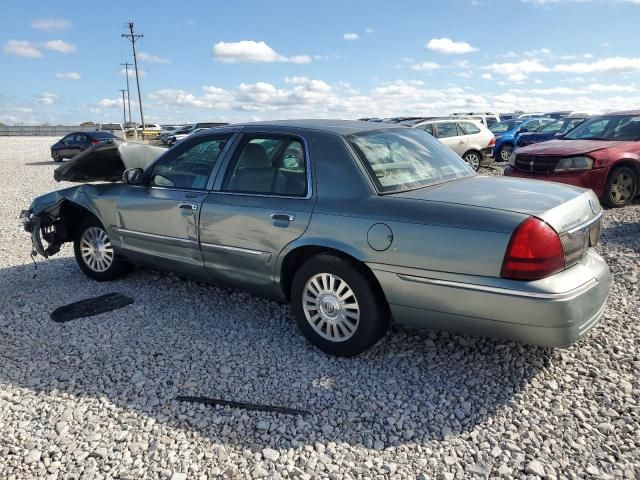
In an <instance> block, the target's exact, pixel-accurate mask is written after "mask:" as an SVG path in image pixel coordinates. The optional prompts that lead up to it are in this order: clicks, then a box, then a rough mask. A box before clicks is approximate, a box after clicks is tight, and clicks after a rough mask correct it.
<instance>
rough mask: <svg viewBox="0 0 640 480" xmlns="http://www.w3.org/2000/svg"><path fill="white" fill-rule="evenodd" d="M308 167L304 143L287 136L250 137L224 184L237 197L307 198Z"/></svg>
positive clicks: (243, 144)
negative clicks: (252, 195) (256, 195)
mask: <svg viewBox="0 0 640 480" xmlns="http://www.w3.org/2000/svg"><path fill="white" fill-rule="evenodd" d="M307 188H308V185H307V163H306V161H305V151H304V147H303V146H302V142H301V141H300V140H299V139H298V138H293V137H288V136H279V135H276V136H254V135H251V136H247V137H245V139H244V140H243V142H242V143H241V144H240V146H239V147H238V149H237V152H236V154H235V155H234V158H233V160H232V162H231V164H230V165H229V168H228V170H227V174H226V175H225V179H224V182H223V184H222V190H223V191H227V192H235V193H246V194H259V195H274V196H286V197H304V196H306V195H307Z"/></svg>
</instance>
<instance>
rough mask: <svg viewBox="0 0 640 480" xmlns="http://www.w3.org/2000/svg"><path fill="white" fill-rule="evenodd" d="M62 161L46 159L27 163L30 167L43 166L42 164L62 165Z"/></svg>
mask: <svg viewBox="0 0 640 480" xmlns="http://www.w3.org/2000/svg"><path fill="white" fill-rule="evenodd" d="M61 163H62V162H54V161H53V160H46V161H44V162H27V163H25V165H28V166H30V167H34V166H42V165H60V164H61Z"/></svg>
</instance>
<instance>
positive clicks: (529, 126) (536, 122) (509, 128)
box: [489, 117, 553, 162]
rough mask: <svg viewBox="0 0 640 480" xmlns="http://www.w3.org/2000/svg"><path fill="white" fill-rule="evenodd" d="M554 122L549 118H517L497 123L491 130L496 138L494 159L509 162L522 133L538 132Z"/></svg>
mask: <svg viewBox="0 0 640 480" xmlns="http://www.w3.org/2000/svg"><path fill="white" fill-rule="evenodd" d="M551 121H553V119H552V118H547V117H533V118H515V119H513V120H507V121H504V122H500V123H496V124H495V125H494V126H492V127H491V128H490V129H489V130H491V132H493V135H494V136H495V137H496V145H495V146H494V147H493V158H494V159H495V160H496V161H497V162H508V161H509V157H510V156H511V154H512V153H513V150H514V149H515V147H516V136H517V135H518V134H521V133H525V132H530V131H534V130H537V129H538V128H540V127H541V126H542V125H545V124H547V123H549V122H551Z"/></svg>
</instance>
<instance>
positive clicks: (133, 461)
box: [0, 138, 640, 480]
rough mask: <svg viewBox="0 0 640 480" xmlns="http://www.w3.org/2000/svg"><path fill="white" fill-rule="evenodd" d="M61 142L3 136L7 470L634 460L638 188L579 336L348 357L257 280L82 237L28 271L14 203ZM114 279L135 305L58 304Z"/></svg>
mask: <svg viewBox="0 0 640 480" xmlns="http://www.w3.org/2000/svg"><path fill="white" fill-rule="evenodd" d="M53 140H54V139H50V138H0V146H1V148H0V150H1V151H2V152H3V154H2V156H1V157H0V168H1V169H2V171H3V172H5V173H4V174H3V175H2V176H1V177H0V191H1V192H2V193H1V195H2V202H0V238H2V242H1V244H0V269H1V273H0V291H2V295H1V297H0V478H3V479H13V478H16V479H17V478H47V479H49V478H50V479H57V478H59V479H62V478H83V479H85V478H86V479H91V478H120V479H124V478H132V479H133V478H135V479H138V478H167V479H174V480H179V479H185V478H189V479H191V478H196V479H199V478H219V477H220V478H267V477H268V478H301V479H311V478H331V479H340V478H422V479H424V478H435V479H440V478H442V479H453V478H456V479H467V478H489V477H492V478H493V477H501V478H545V479H554V478H611V479H621V478H625V479H634V478H640V409H639V406H638V399H639V396H640V386H639V384H638V380H639V372H640V355H639V353H638V350H639V345H640V329H639V327H638V318H639V317H640V315H639V313H640V301H639V298H638V297H639V295H638V280H639V277H640V223H639V222H640V205H634V206H631V207H628V208H625V209H620V210H609V211H606V212H605V221H604V227H605V228H604V233H603V237H602V243H601V245H600V247H599V251H600V252H601V253H602V254H603V255H604V256H605V257H606V259H607V261H608V262H609V265H610V267H611V269H612V271H613V272H614V274H615V283H614V286H613V290H612V292H611V297H610V300H609V305H608V308H607V310H606V314H605V316H604V318H603V320H602V322H601V323H600V324H599V325H598V326H597V327H596V328H595V329H594V330H593V331H592V332H591V334H589V335H588V336H587V337H586V338H585V339H583V340H582V341H581V342H579V343H578V344H577V345H574V346H573V347H570V348H567V349H563V350H551V349H543V348H537V347H531V346H523V345H519V344H515V343H512V342H506V341H501V340H493V339H485V338H474V337H468V336H458V335H450V334H447V333H434V332H413V331H406V330H403V329H400V328H397V327H396V328H393V330H392V331H391V332H390V333H389V335H387V337H385V338H384V339H383V340H382V341H381V342H380V343H379V344H378V345H377V346H376V347H374V348H373V349H372V350H370V351H368V352H367V353H366V354H364V355H362V356H360V357H358V358H354V359H337V358H332V357H328V356H326V355H324V354H322V353H321V352H320V351H318V350H316V349H315V348H313V347H312V346H310V345H309V344H308V343H307V342H306V341H305V340H304V339H303V338H302V337H301V336H300V335H299V334H298V332H297V331H296V327H295V325H294V322H293V320H292V318H291V313H290V311H289V308H288V307H287V306H284V305H280V304H278V303H274V302H271V301H268V300H264V299H261V298H258V297H254V296H252V295H248V294H245V293H235V292H230V291H227V290H224V289H220V288H215V287H212V286H208V285H203V284H200V283H195V282H190V281H185V280H182V279H179V278H177V277H175V276H172V275H165V274H159V273H156V272H154V271H151V270H145V269H137V270H136V271H134V273H133V274H132V275H130V276H129V277H127V278H126V279H125V280H122V281H118V282H115V283H110V284H101V283H96V282H92V281H90V280H88V279H87V278H85V277H84V276H83V275H82V274H81V273H80V271H79V270H78V268H77V267H76V264H75V261H74V259H73V258H72V251H71V249H70V248H69V247H68V246H67V247H65V248H64V249H63V250H62V251H61V252H60V254H59V255H57V256H55V257H54V258H53V259H51V260H48V261H42V260H41V259H39V260H38V270H37V276H36V277H35V278H34V267H33V263H32V261H31V259H30V258H29V250H30V244H29V238H28V236H27V235H26V234H25V233H24V232H21V230H20V228H19V224H18V219H17V216H18V214H19V211H20V210H21V209H22V208H26V207H27V206H28V205H29V203H30V201H31V199H32V198H33V197H34V196H36V195H39V194H41V193H44V192H47V191H49V190H52V189H56V188H60V187H64V185H58V184H56V182H55V181H54V180H53V177H52V171H53V169H54V165H53V163H52V162H51V161H50V160H49V158H48V146H49V145H50V144H51V143H52V142H53ZM483 171H484V173H493V174H496V173H497V174H499V173H500V172H501V168H500V166H499V165H498V166H496V167H495V168H494V169H483ZM109 292H121V293H124V294H126V295H129V296H131V297H133V298H134V299H135V303H134V304H133V305H131V306H129V307H126V308H124V309H121V310H117V311H113V312H110V313H106V314H102V315H98V316H94V317H91V318H84V319H80V320H75V321H72V322H69V323H65V324H58V323H54V322H52V321H51V320H50V318H49V315H50V313H51V311H52V310H53V309H54V308H56V307H58V306H61V305H64V304H67V303H70V302H73V301H77V300H80V299H83V298H87V297H91V296H96V295H100V294H105V293H109ZM178 395H203V396H208V397H216V398H223V399H228V400H236V401H245V402H254V403H264V404H271V405H281V406H286V407H291V408H295V409H300V410H305V411H308V412H309V413H308V414H307V415H285V414H282V413H270V412H255V411H247V410H244V409H238V408H230V407H211V406H204V405H194V404H191V403H184V402H178V401H176V397H177V396H178Z"/></svg>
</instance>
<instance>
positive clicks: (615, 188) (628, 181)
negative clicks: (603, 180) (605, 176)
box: [611, 173, 633, 203]
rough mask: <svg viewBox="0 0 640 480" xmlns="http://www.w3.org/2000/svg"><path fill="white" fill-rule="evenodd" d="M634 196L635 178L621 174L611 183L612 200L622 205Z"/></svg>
mask: <svg viewBox="0 0 640 480" xmlns="http://www.w3.org/2000/svg"><path fill="white" fill-rule="evenodd" d="M631 195H633V178H631V175H628V174H626V173H620V174H618V175H617V176H616V178H614V179H613V181H612V182H611V199H612V200H613V201H614V202H616V203H622V202H624V201H626V200H627V199H629V197H631Z"/></svg>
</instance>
